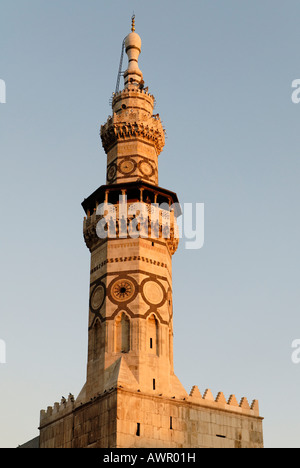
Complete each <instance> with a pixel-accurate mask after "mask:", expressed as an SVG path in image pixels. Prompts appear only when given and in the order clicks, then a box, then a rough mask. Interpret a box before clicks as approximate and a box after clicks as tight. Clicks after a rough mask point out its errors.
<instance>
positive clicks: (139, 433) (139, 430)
mask: <svg viewBox="0 0 300 468" xmlns="http://www.w3.org/2000/svg"><path fill="white" fill-rule="evenodd" d="M136 435H137V437H140V435H141V424H140V423H137V426H136Z"/></svg>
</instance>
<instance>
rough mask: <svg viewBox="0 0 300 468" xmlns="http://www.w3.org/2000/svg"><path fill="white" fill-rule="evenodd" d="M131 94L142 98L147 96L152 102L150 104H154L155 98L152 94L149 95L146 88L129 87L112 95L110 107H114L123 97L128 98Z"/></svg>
mask: <svg viewBox="0 0 300 468" xmlns="http://www.w3.org/2000/svg"><path fill="white" fill-rule="evenodd" d="M132 94H136V95H141V94H142V95H144V96H147V97H148V98H149V100H151V101H152V104H154V103H155V97H154V96H153V94H151V93H149V91H148V88H139V87H138V86H137V85H135V86H134V85H131V86H130V87H128V88H124V89H122V90H121V91H118V92H117V93H114V94H113V98H112V106H114V105H115V104H116V102H117V101H118V100H120V99H122V98H123V97H124V96H129V95H132Z"/></svg>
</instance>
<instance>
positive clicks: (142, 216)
mask: <svg viewBox="0 0 300 468" xmlns="http://www.w3.org/2000/svg"><path fill="white" fill-rule="evenodd" d="M124 45H125V50H126V53H127V56H128V67H127V70H126V71H125V73H124V89H123V90H121V91H119V92H116V93H115V94H114V96H113V99H112V115H111V116H110V117H109V118H108V120H107V122H106V123H105V124H104V125H103V126H102V127H101V131H100V135H101V140H102V145H103V148H104V150H105V153H106V155H107V176H106V184H105V185H102V186H100V187H99V188H98V189H97V190H96V191H95V192H94V193H93V194H92V195H90V196H89V197H88V198H87V199H85V200H84V202H83V203H82V206H83V208H84V210H85V213H86V217H85V218H84V223H83V232H84V239H85V242H86V245H87V247H88V249H89V251H90V254H91V266H90V297H89V318H88V360H87V361H88V362H87V376H86V383H85V384H84V386H83V388H82V390H81V391H80V393H79V395H78V396H77V398H75V397H74V396H73V395H72V394H69V396H68V398H65V397H63V398H62V399H61V402H60V403H59V402H56V403H54V406H48V407H47V410H41V413H40V427H39V430H40V437H39V446H40V448H151V449H155V448H168V449H169V448H186V447H188V448H200V447H203V448H237V447H243V448H260V447H263V431H262V418H261V417H260V415H259V407H258V402H257V400H254V401H253V402H252V404H251V406H250V405H249V403H248V400H247V398H244V397H243V398H242V399H241V400H240V402H238V401H237V399H236V397H235V396H234V395H230V396H229V398H228V399H227V400H226V399H225V396H224V394H223V393H222V392H219V393H218V394H217V396H216V398H215V397H214V396H213V394H212V392H211V391H210V390H209V389H206V391H205V392H204V393H203V395H202V394H201V393H200V391H199V388H198V387H197V386H196V385H194V386H193V388H192V389H191V392H190V394H188V393H187V392H186V391H185V389H184V388H183V386H182V385H181V383H180V381H179V380H178V378H177V377H176V375H175V374H174V366H173V304H172V256H173V255H174V253H175V252H176V249H177V247H178V234H177V223H176V220H177V217H178V216H180V215H181V210H180V206H179V204H178V199H177V196H176V194H175V193H174V192H171V191H169V190H166V189H164V188H161V187H160V186H159V185H158V157H159V155H160V153H161V152H162V150H163V147H164V144H165V133H164V129H163V126H162V123H161V120H160V117H159V115H157V114H156V115H154V114H153V108H154V97H153V96H152V95H151V94H150V93H149V92H148V88H145V85H144V81H143V74H142V72H141V71H140V69H139V64H138V58H139V55H140V53H141V39H140V37H139V35H138V34H137V33H136V32H135V23H134V20H133V23H132V30H131V33H129V34H128V36H127V37H126V38H125V40H124ZM182 292H183V294H184V293H185V291H182ZM180 312H181V313H185V314H186V315H188V311H180ZM187 320H188V318H187ZM203 354H204V355H205V350H204V353H203ZM188 364H189V365H190V367H191V368H192V370H195V369H196V370H197V373H198V372H199V368H198V369H197V366H195V364H197V359H196V357H195V356H191V358H190V359H189V362H188ZM204 364H205V362H204V359H202V361H201V365H204Z"/></svg>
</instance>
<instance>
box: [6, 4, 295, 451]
mask: <svg viewBox="0 0 300 468" xmlns="http://www.w3.org/2000/svg"><path fill="white" fill-rule="evenodd" d="M133 10H134V12H135V14H136V30H137V32H138V33H139V34H140V35H141V38H142V41H143V46H142V55H141V58H140V68H141V69H142V71H143V73H144V78H145V82H146V85H147V86H149V90H150V92H152V93H153V94H154V95H155V97H156V101H157V107H156V109H157V112H159V113H160V115H161V117H162V120H163V122H164V125H165V127H166V129H167V135H168V139H167V142H166V147H165V149H164V151H163V153H162V154H161V155H160V158H159V170H160V185H161V186H163V187H165V188H167V189H170V190H172V191H175V192H176V193H177V194H178V197H179V199H180V200H181V202H183V203H184V202H192V203H197V202H198V203H204V204H205V245H204V247H203V248H202V249H201V250H198V251H193V250H186V249H184V246H183V245H181V247H180V249H179V251H178V252H177V254H176V255H175V257H174V261H173V272H174V273H173V275H174V276H173V289H174V314H175V319H174V329H175V330H174V331H175V336H174V356H175V369H176V373H177V375H178V377H179V378H180V380H181V381H182V383H183V384H184V386H185V388H186V389H187V391H188V392H189V391H190V389H191V387H192V386H193V385H198V386H199V389H200V391H201V392H204V391H205V389H206V388H210V389H211V390H212V392H213V393H214V394H215V395H216V394H217V393H218V391H223V392H224V394H225V395H226V396H227V397H228V396H229V395H230V394H231V393H234V394H235V395H236V397H237V399H240V398H241V397H243V396H246V397H247V398H248V399H249V401H250V402H251V401H252V399H254V398H257V399H258V400H259V402H260V410H261V413H262V415H263V416H264V417H265V421H264V438H265V446H266V447H298V448H299V447H300V436H299V434H300V418H299V416H300V398H299V388H300V364H299V365H296V364H293V363H292V361H291V353H292V349H291V343H292V341H293V340H294V339H298V338H300V314H299V303H300V288H299V263H300V255H299V233H300V232H299V231H300V221H299V199H300V197H299V195H300V184H299V176H300V163H299V150H300V132H299V123H300V104H299V105H295V104H293V103H292V101H291V93H292V89H291V83H292V81H293V80H294V79H297V78H300V59H299V50H298V49H299V43H300V28H299V15H300V4H299V1H296V0H288V1H287V2H282V1H279V0H247V1H245V0H235V1H234V0H226V1H224V0H215V1H213V2H209V1H204V0H202V1H201V0H187V1H186V2H182V1H178V0H160V1H158V0H152V1H151V2H149V1H144V0H139V1H129V0H128V1H127V0H120V1H119V0H118V1H116V0H112V1H110V2H104V1H99V0H97V1H96V0H86V1H83V0H52V1H51V2H50V1H48V0H27V1H26V2H24V0H14V1H8V0H2V2H1V6H0V44H1V53H0V79H3V80H5V82H6V86H7V103H6V104H0V122H1V123H0V155H1V170H0V207H1V219H2V225H1V226H2V228H1V230H0V262H1V269H0V285H1V294H0V310H1V314H0V339H2V340H5V342H6V346H7V364H6V365H0V447H15V446H17V445H18V444H22V443H24V442H26V441H27V440H29V439H31V438H33V437H35V436H36V435H37V434H38V430H37V427H38V424H39V411H40V409H44V408H46V407H47V406H49V405H53V403H54V402H55V401H60V398H61V396H62V395H67V394H68V393H69V392H71V393H73V394H74V395H77V394H78V393H79V391H80V389H81V387H82V385H83V383H84V381H85V375H86V357H87V320H88V292H89V252H88V250H87V248H86V246H85V244H84V241H83V236H82V219H83V215H84V213H83V210H82V208H81V202H82V201H83V199H84V198H86V197H87V196H88V195H90V193H92V192H93V191H94V190H95V189H96V188H97V187H98V186H100V185H102V184H104V183H105V167H106V157H105V153H104V151H103V149H102V147H101V142H100V139H99V128H100V125H101V124H103V123H104V122H105V121H106V119H107V116H108V115H109V114H110V112H111V109H110V106H109V98H110V96H111V94H112V92H113V91H114V89H115V84H116V78H117V70H118V66H119V58H120V53H121V44H122V40H123V38H124V37H125V36H126V35H127V34H128V32H129V29H130V18H131V15H132V12H133Z"/></svg>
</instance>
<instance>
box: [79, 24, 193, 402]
mask: <svg viewBox="0 0 300 468" xmlns="http://www.w3.org/2000/svg"><path fill="white" fill-rule="evenodd" d="M125 50H126V53H127V55H128V68H127V70H126V71H125V73H124V81H125V87H124V89H123V90H122V91H120V92H117V93H116V94H114V96H113V100H112V116H111V117H109V118H108V120H107V122H106V123H105V125H103V126H102V127H101V139H102V144H103V147H104V150H105V152H106V154H107V176H106V185H104V186H102V187H100V188H99V189H98V190H97V191H96V192H95V193H93V194H92V195H91V196H90V197H89V198H87V199H86V200H85V201H84V202H83V208H84V210H85V212H86V214H87V217H86V218H85V220H84V238H85V242H86V244H87V246H88V248H89V250H90V252H91V280H90V310H89V345H88V366H87V382H86V387H85V392H86V393H85V395H86V397H87V398H89V397H93V396H94V395H95V394H97V393H98V392H100V393H102V392H103V391H105V390H109V388H111V387H112V385H113V383H114V384H117V383H118V384H121V381H122V379H125V380H126V384H127V385H129V387H130V388H135V389H139V390H140V391H141V392H155V393H161V394H164V395H168V396H174V393H175V394H178V395H180V396H187V394H186V392H185V390H184V389H183V388H182V386H181V384H180V383H179V381H178V380H177V379H176V377H175V375H174V369H173V305H172V255H173V254H174V253H175V251H176V249H177V245H178V237H176V216H178V215H179V214H180V208H179V205H178V203H177V202H178V200H177V197H176V194H174V193H172V192H170V191H169V190H166V189H163V188H161V187H159V186H158V157H159V155H160V153H161V151H162V150H163V147H164V144H165V132H164V128H163V126H162V123H161V120H160V117H159V115H158V114H157V115H153V108H154V97H153V96H152V95H151V94H150V93H149V92H148V90H147V89H145V87H144V81H143V74H142V72H141V71H140V69H139V65H138V58H139V54H140V52H141V39H140V37H139V35H138V34H137V33H136V32H134V23H133V26H132V32H131V33H130V34H129V35H128V36H127V37H126V39H125ZM104 203H108V204H109V213H110V215H111V214H112V213H113V216H112V217H111V216H110V215H109V216H108V217H107V218H105V219H104V220H103V214H104V213H105V207H103V204H104ZM100 207H102V211H101V210H100ZM99 213H102V216H101V214H100V216H99ZM106 220H107V221H108V228H109V231H108V235H107V237H106V238H99V233H98V232H97V225H98V227H99V226H101V223H102V226H105V224H106V223H105V221H106ZM99 221H100V224H99ZM112 376H113V377H112ZM112 379H114V381H112Z"/></svg>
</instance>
